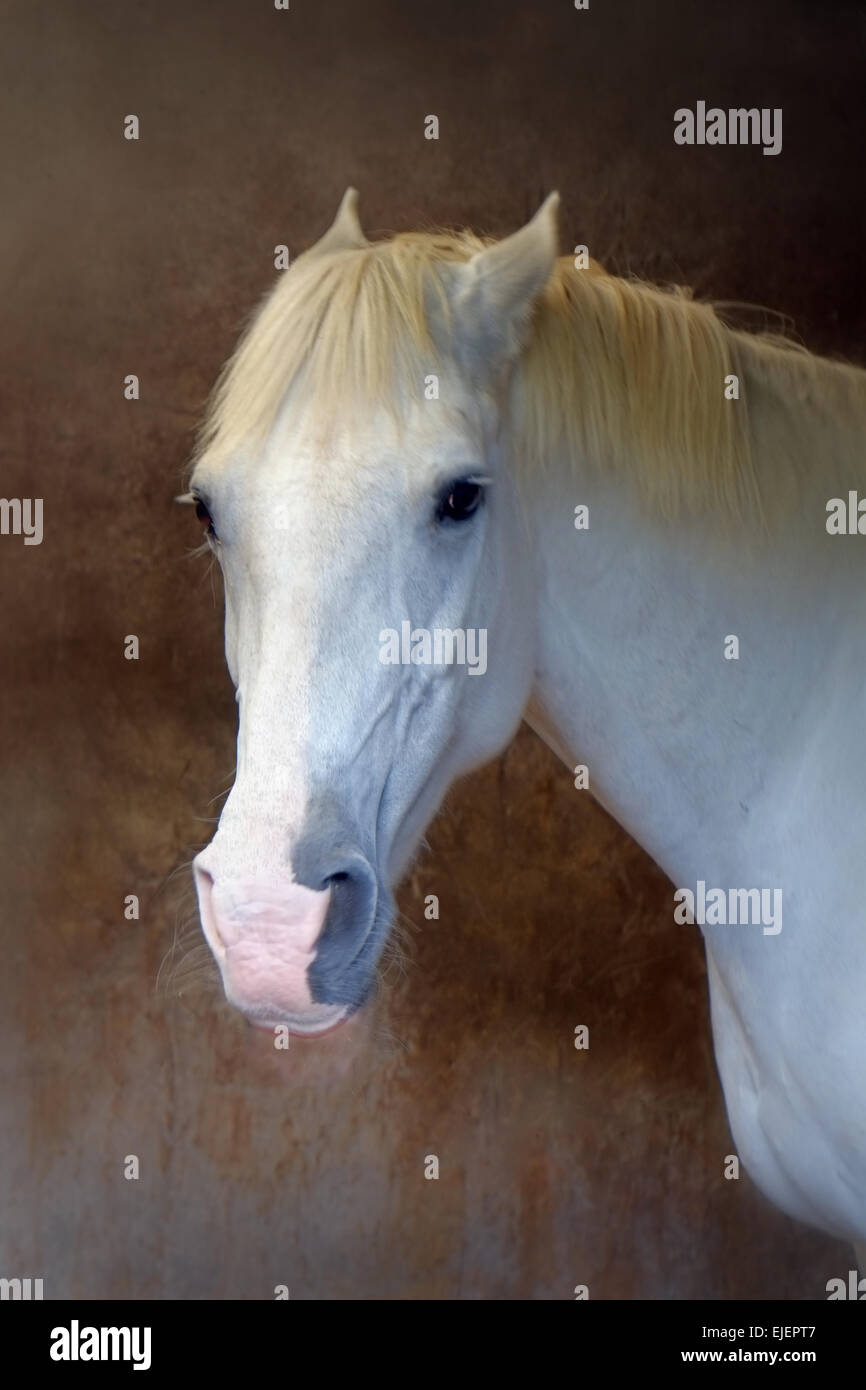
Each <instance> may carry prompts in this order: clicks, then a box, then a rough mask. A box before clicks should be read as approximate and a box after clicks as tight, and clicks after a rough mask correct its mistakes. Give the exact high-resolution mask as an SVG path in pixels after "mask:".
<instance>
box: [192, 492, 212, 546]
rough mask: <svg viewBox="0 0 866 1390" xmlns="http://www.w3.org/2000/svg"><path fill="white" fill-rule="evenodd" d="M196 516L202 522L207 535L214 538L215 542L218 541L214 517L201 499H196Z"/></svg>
mask: <svg viewBox="0 0 866 1390" xmlns="http://www.w3.org/2000/svg"><path fill="white" fill-rule="evenodd" d="M195 514H196V516H197V517H198V519H199V521H200V522H201V524H202V526H203V527H204V529H205V531H206V533H207V534H208V535H209V536H213V538H214V540H216V531H215V530H214V525H213V517H212V516H211V514H210V512H209V511H208V509H207V507H206V506H205V504H204V502H202V500H201V498H200V497H197V498H196V503H195Z"/></svg>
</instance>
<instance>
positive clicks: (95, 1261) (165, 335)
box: [0, 0, 864, 1299]
mask: <svg viewBox="0 0 866 1390" xmlns="http://www.w3.org/2000/svg"><path fill="white" fill-rule="evenodd" d="M0 16H2V43H0V113H2V114H0V119H2V131H3V150H2V203H3V208H4V212H3V216H2V219H0V254H2V265H3V294H2V326H0V410H2V486H0V492H2V495H4V496H7V497H15V496H18V497H21V496H24V497H33V496H41V497H43V498H44V499H45V540H44V543H43V544H42V546H41V547H35V546H34V547H25V546H24V545H23V543H22V541H21V539H20V538H17V539H16V538H14V537H0V586H2V587H0V594H2V611H3V621H2V631H0V661H2V668H0V669H2V683H0V716H2V725H0V727H2V792H3V794H2V801H0V891H2V900H3V912H2V957H0V960H2V965H0V993H2V999H0V1003H2V1023H0V1028H2V1034H0V1058H2V1073H3V1074H2V1091H3V1099H2V1106H3V1116H2V1146H3V1150H4V1152H3V1154H2V1163H0V1171H2V1174H3V1186H4V1191H3V1197H2V1202H3V1212H2V1220H0V1275H3V1276H5V1277H14V1276H26V1275H29V1276H31V1277H42V1278H44V1280H45V1294H46V1297H49V1298H50V1297H62V1296H72V1297H84V1298H107V1297H121V1298H160V1297H173V1298H193V1299H197V1298H269V1297H272V1292H273V1287H274V1285H275V1284H277V1283H284V1284H288V1285H289V1288H290V1290H291V1296H292V1297H293V1298H311V1297H318V1298H363V1297H385V1298H422V1297H431V1298H488V1297H497V1298H513V1297H534V1298H569V1297H571V1296H572V1290H573V1287H574V1285H575V1284H577V1283H586V1284H588V1285H589V1287H590V1294H591V1297H593V1298H612V1297H625V1298H634V1297H644V1298H695V1297H701V1296H703V1297H711V1298H727V1297H733V1296H739V1297H746V1298H756V1299H761V1298H770V1297H786V1298H821V1297H823V1296H824V1285H825V1283H826V1280H827V1279H828V1278H830V1277H831V1276H836V1275H839V1274H844V1271H845V1270H847V1268H848V1267H849V1263H850V1260H849V1252H848V1250H847V1248H846V1247H845V1246H843V1245H840V1244H838V1243H837V1242H834V1241H832V1240H830V1239H828V1238H825V1237H824V1236H822V1235H820V1234H816V1233H814V1232H811V1231H808V1230H806V1229H805V1228H802V1227H799V1226H797V1225H795V1224H794V1223H792V1222H790V1221H788V1220H787V1219H786V1218H785V1217H783V1216H782V1215H781V1214H779V1213H778V1212H776V1211H774V1210H773V1209H772V1208H770V1206H769V1205H768V1204H767V1203H766V1202H765V1201H764V1199H763V1198H762V1197H761V1196H760V1195H759V1194H758V1193H757V1192H756V1191H755V1189H754V1188H752V1187H751V1186H750V1184H749V1181H748V1179H747V1178H745V1177H743V1178H742V1179H741V1180H740V1181H739V1182H726V1181H725V1180H724V1179H723V1176H722V1172H723V1164H724V1156H725V1155H726V1154H727V1153H729V1152H730V1151H731V1149H732V1141H731V1138H730V1135H729V1132H728V1129H727V1124H726V1120H725V1114H724V1107H723V1101H722V1096H721V1092H720V1088H719V1085H718V1081H717V1077H716V1073H715V1068H714V1063H713V1059H712V1051H711V1043H710V1037H709V1025H708V1015H707V1002H706V979H705V971H704V965H703V957H702V950H701V945H700V940H699V937H698V933H697V931H695V932H694V934H693V935H691V936H690V935H688V934H686V933H684V932H683V929H682V928H677V927H675V926H674V924H673V923H672V920H671V910H670V889H669V886H668V885H667V884H666V882H665V880H664V879H663V877H662V875H661V874H660V873H659V872H658V871H657V870H656V869H654V867H653V866H652V864H651V863H650V862H649V861H648V860H647V858H646V857H645V856H644V855H643V854H642V852H641V851H640V850H639V849H637V847H636V846H635V845H634V844H632V843H631V842H630V841H629V840H628V839H627V837H626V836H625V835H624V834H623V833H622V832H621V831H620V830H619V829H618V828H617V827H616V826H615V825H614V824H613V823H612V822H611V821H610V820H609V819H608V818H607V817H606V816H605V815H604V813H603V812H601V811H600V810H599V809H598V808H597V807H595V806H594V805H593V804H591V803H590V802H589V801H588V800H587V799H586V798H585V796H583V795H581V794H580V793H577V792H575V791H574V790H573V788H572V784H571V779H570V777H569V774H568V771H567V769H566V768H564V767H562V766H560V765H558V764H557V763H556V762H555V761H554V759H553V757H552V756H551V755H550V754H549V753H548V751H547V750H546V749H545V748H544V747H543V746H542V745H541V743H540V742H539V741H538V740H537V739H536V738H535V737H534V736H533V735H531V734H530V733H528V732H527V731H526V730H524V731H523V732H522V733H521V735H520V736H519V737H518V739H517V740H516V742H515V744H514V745H513V746H512V747H511V749H509V751H508V752H507V753H506V754H505V755H504V756H503V757H502V758H500V759H499V761H498V762H497V763H496V764H495V765H493V766H491V767H488V768H487V769H485V770H484V771H482V772H481V773H479V774H478V775H476V776H474V777H472V778H471V779H469V780H468V781H466V782H465V783H464V784H462V785H461V786H460V787H459V788H457V789H456V790H455V791H454V792H453V793H452V795H451V797H450V800H449V803H448V805H447V807H446V809H445V811H444V812H443V814H442V815H441V816H440V818H439V819H438V820H437V822H436V823H435V825H434V827H433V829H432V831H431V834H430V848H429V851H427V852H425V854H424V855H423V856H422V857H421V859H420V860H419V862H418V865H417V867H416V868H415V870H414V872H413V874H412V875H411V878H410V880H409V882H408V884H407V885H406V887H405V890H404V891H403V893H402V895H401V906H402V909H403V912H404V914H405V916H404V920H403V922H402V923H401V930H400V941H401V947H400V950H399V951H394V952H392V953H391V955H390V959H389V963H388V965H387V967H386V969H385V972H384V983H383V992H382V998H381V1000H380V1001H379V1003H378V1004H377V1005H376V1006H375V1007H374V1008H372V1009H371V1010H369V1012H368V1016H367V1018H366V1019H365V1020H364V1021H363V1023H362V1024H361V1025H360V1027H359V1028H357V1029H356V1030H355V1033H354V1035H352V1036H349V1034H343V1033H340V1032H338V1033H337V1034H335V1035H334V1036H333V1037H332V1038H328V1039H325V1040H323V1041H322V1042H320V1043H317V1044H311V1043H303V1042H298V1043H297V1045H295V1044H294V1043H293V1045H292V1049H291V1051H290V1053H289V1054H275V1053H274V1052H273V1049H272V1048H271V1046H270V1042H269V1040H268V1039H267V1037H266V1036H265V1035H264V1034H260V1033H254V1032H253V1031H252V1030H250V1029H248V1028H247V1026H246V1025H245V1024H244V1022H243V1021H242V1019H241V1018H240V1017H239V1016H238V1015H235V1014H234V1013H233V1012H232V1011H230V1010H229V1009H228V1008H227V1006H226V1005H225V1004H224V1003H222V1002H221V995H220V992H219V990H218V988H217V986H216V985H215V984H214V973H215V972H214V971H213V970H212V969H211V968H210V967H209V966H208V965H207V963H206V954H205V952H204V951H203V950H202V949H201V948H200V947H199V946H198V945H197V941H198V936H197V928H196V926H195V922H194V920H193V921H192V923H191V925H189V923H190V920H191V918H190V914H191V912H192V909H193V903H192V895H191V892H190V886H189V882H188V872H187V871H186V870H184V869H183V868H182V867H181V868H180V869H179V872H178V873H177V874H175V875H174V876H172V871H173V870H175V869H176V868H178V866H182V865H183V863H184V862H185V861H186V860H188V859H189V857H190V856H191V854H192V853H194V851H195V849H196V848H197V847H198V846H199V845H200V844H202V843H203V842H204V841H205V840H206V839H208V838H209V836H210V833H211V830H212V825H211V824H210V823H209V820H208V818H213V817H215V816H216V814H217V813H218V808H219V804H220V802H219V799H218V798H219V794H220V793H221V792H224V791H225V790H226V789H227V788H228V786H229V784H230V780H231V775H232V769H233V766H234V747H233V743H234V719H235V706H234V702H233V695H232V690H231V686H230V683H229V680H228V676H227V674H226V672H225V669H224V665H223V655H222V638H221V613H220V606H221V605H220V599H219V590H218V585H217V583H216V581H213V582H212V580H211V578H210V577H209V574H208V568H207V563H206V562H205V561H204V560H202V559H200V558H191V557H190V555H189V553H188V552H189V550H190V548H191V547H192V546H193V545H194V544H195V543H197V538H198V537H197V532H196V530H195V525H194V522H193V521H192V519H191V518H190V516H189V514H188V513H187V512H185V511H183V510H182V509H178V508H173V507H172V502H171V499H172V496H173V494H174V493H175V492H176V491H177V490H178V483H179V476H180V472H181V469H182V467H183V465H184V463H185V461H186V459H187V458H188V455H189V452H190V448H191V444H192V437H193V434H192V432H193V429H194V426H195V422H196V419H197V415H198V412H199V411H200V408H201V405H202V403H203V401H204V398H205V396H206V393H207V391H208V389H209V387H210V385H211V383H212V381H213V379H214V377H215V375H216V373H217V371H218V369H219V367H220V365H221V363H222V361H223V359H224V358H225V356H226V355H227V353H228V352H229V350H230V348H231V347H232V344H233V342H234V340H235V338H236V335H237V332H238V330H239V327H240V326H241V324H242V322H243V320H244V318H245V316H246V315H247V314H248V312H249V311H250V310H251V308H252V307H253V306H254V304H255V303H256V302H257V300H258V298H259V297H260V295H261V294H262V293H263V292H264V291H265V290H266V289H267V287H268V286H269V285H270V284H271V283H272V280H273V276H274V272H273V248H274V246H275V245H276V244H277V243H281V242H285V243H287V244H288V245H289V247H290V249H291V251H292V252H293V253H294V252H296V251H298V250H300V249H302V248H303V247H304V246H306V245H307V244H309V242H310V241H311V240H313V239H314V238H315V237H316V236H318V235H319V234H320V233H321V232H322V231H323V230H324V229H325V227H326V226H327V224H328V223H329V221H330V220H331V217H332V216H333V213H334V210H335V208H336V205H337V203H338V201H339V198H340V195H341V194H342V192H343V189H344V188H345V186H346V185H347V184H349V183H354V184H355V185H357V186H358V188H359V189H360V191H361V207H362V217H363V221H364V224H365V228H366V230H367V233H368V235H375V234H376V233H379V232H382V231H385V230H392V229H393V230H397V229H404V228H414V227H418V226H423V225H429V224H432V223H436V224H440V225H449V224H456V225H460V224H465V225H469V226H472V227H473V228H475V229H476V230H478V231H481V232H486V233H491V234H493V235H501V234H504V233H506V232H508V231H511V230H513V229H514V228H516V227H517V226H518V225H519V224H520V223H521V221H522V220H524V219H525V218H526V217H527V216H528V215H529V214H530V213H531V212H532V211H534V210H535V208H536V206H537V205H538V203H539V202H540V200H541V198H542V197H543V195H544V194H545V193H547V192H548V191H549V190H550V189H551V188H558V189H559V190H560V192H561V194H562V198H563V204H562V246H563V250H567V249H568V248H570V247H572V246H573V245H574V244H575V243H577V242H585V243H587V244H588V245H589V248H590V252H591V253H592V254H593V255H594V256H596V257H598V258H600V259H601V260H602V261H604V262H606V263H607V265H608V267H609V268H611V269H614V270H616V271H618V272H620V273H629V272H633V273H639V274H643V275H646V276H648V277H651V278H654V279H659V280H664V281H667V280H671V279H673V280H678V281H682V282H684V283H687V284H691V285H693V286H694V287H695V289H696V291H697V292H698V293H700V294H707V295H712V296H714V297H716V298H719V299H723V300H747V301H752V302H757V303H758V304H761V305H767V306H771V307H772V308H773V309H775V310H778V311H781V312H782V313H783V314H784V315H787V316H788V317H789V321H793V323H794V324H795V325H796V331H797V332H798V334H799V335H800V336H801V338H802V340H803V341H805V342H806V344H807V345H808V346H810V347H811V348H813V349H815V350H818V351H822V352H829V353H834V354H844V355H846V356H848V357H850V358H852V359H854V360H862V345H863V334H862V329H863V298H862V285H863V274H862V255H863V226H864V219H863V213H864V207H863V203H864V195H863V178H862V147H863V138H864V129H863V125H864V123H863V97H862V92H863V75H864V74H863V67H864V63H863V59H864V28H863V23H862V20H861V19H858V15H857V8H856V7H855V6H854V5H853V4H852V5H845V4H836V5H828V4H826V3H822V4H820V5H819V4H812V3H787V4H782V3H756V2H755V0H727V3H724V4H720V3H719V4H703V5H701V4H691V5H690V4H684V3H682V0H677V3H673V2H672V0H664V2H663V3H657V4H648V3H646V2H645V0H629V3H614V0H591V8H590V10H589V11H588V12H577V11H575V10H574V9H573V7H572V6H571V4H570V2H569V0H558V2H557V3H552V0H547V2H546V3H534V4H531V3H528V0H527V2H526V3H522V4H518V3H513V2H512V0H498V2H497V3H496V4H493V3H489V4H480V3H475V4H472V3H467V0H460V3H456V2H455V0H436V3H435V4H427V3H425V4H409V3H398V0H367V2H366V3H363V4H362V3H342V2H341V3H326V2H325V0H319V3H313V0H308V2H307V3H305V2H304V0H292V8H291V10H290V11H289V12H288V13H284V12H277V11H275V10H274V9H273V8H272V6H271V5H270V4H269V3H267V0H259V2H258V3H242V2H241V0H235V2H234V3H232V2H231V0H194V2H193V3H190V0H186V3H178V2H177V0H165V3H160V2H159V0H137V3H135V4H118V3H117V0H88V3H78V4H75V5H70V4H67V3H58V2H57V0H42V2H41V3H39V4H38V5H34V4H30V5H28V4H24V3H17V4H5V5H3V6H2V9H0ZM698 99H703V100H706V101H707V102H708V104H710V105H714V104H715V105H720V106H723V107H727V106H728V105H735V106H751V105H755V106H759V107H775V106H781V107H782V108H783V110H784V125H783V135H784V143H783V150H782V153H781V154H780V155H779V156H777V157H775V158H770V157H765V156H763V155H762V154H761V151H760V149H758V148H748V147H747V148H724V147H721V148H706V147H705V148H697V147H696V148H692V149H689V148H681V147H678V146H676V145H675V144H674V142H673V112H674V110H675V108H677V107H678V106H690V107H694V105H695V103H696V101H697V100H698ZM128 113H135V114H137V115H138V116H139V118H140V121H141V139H140V140H139V142H138V143H131V142H127V141H126V140H124V139H123V118H124V116H125V115H127V114H128ZM430 113H435V114H436V115H438V116H439V119H440V139H439V141H438V142H428V141H426V140H425V139H424V138H423V121H424V117H425V116H426V115H427V114H430ZM747 321H748V322H750V323H755V324H757V325H759V326H760V325H762V324H766V325H767V326H770V327H774V328H776V327H778V326H779V320H778V319H777V318H776V317H775V316H772V315H770V316H765V315H763V314H761V313H758V314H757V315H755V314H753V315H751V317H750V318H749V319H748V320H747ZM130 372H134V373H136V374H138V375H139V376H140V379H141V393H142V394H141V399H140V400H139V401H138V402H127V401H125V400H124V398H123V378H124V376H125V375H126V374H127V373H130ZM128 633H136V634H138V636H139V637H140V640H141V659H140V660H139V661H138V662H127V661H125V660H124V659H123V638H124V636H125V635H126V634H128ZM129 893H136V894H138V895H140V898H141V903H142V915H141V920H140V921H138V922H127V921H125V920H124V916H123V900H124V897H125V895H126V894H129ZM426 893H437V894H439V896H440V899H441V917H440V920H439V922H438V923H437V922H434V923H430V922H426V921H425V920H424V917H423V900H424V895H425V894H426ZM175 937H177V938H178V945H177V947H176V948H175V949H174V950H172V949H171V948H172V943H173V941H174V940H175ZM190 952H191V954H190ZM166 957H167V959H166ZM162 962H165V963H164V966H163V969H162V971H161V972H160V965H161V963H162ZM578 1023H587V1024H588V1025H589V1026H590V1029H591V1049H590V1051H589V1052H588V1053H584V1052H576V1051H575V1050H574V1048H573V1046H572V1036H573V1030H574V1026H575V1025H576V1024H578ZM428 1153H435V1154H437V1155H438V1157H439V1160H440V1166H441V1167H440V1172H441V1176H440V1179H439V1181H438V1182H429V1181H425V1180H424V1177H423V1166H424V1157H425V1155H427V1154H428ZM128 1154H137V1155H138V1156H139V1158H140V1162H141V1177H140V1179H139V1181H137V1182H128V1181H126V1180H125V1179H124V1177H123V1160H124V1157H125V1155H128Z"/></svg>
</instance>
